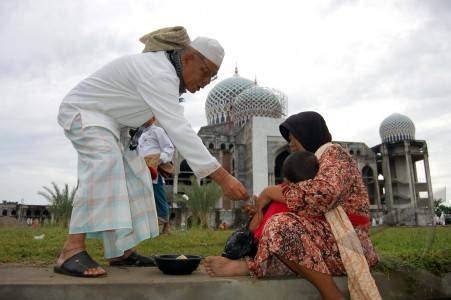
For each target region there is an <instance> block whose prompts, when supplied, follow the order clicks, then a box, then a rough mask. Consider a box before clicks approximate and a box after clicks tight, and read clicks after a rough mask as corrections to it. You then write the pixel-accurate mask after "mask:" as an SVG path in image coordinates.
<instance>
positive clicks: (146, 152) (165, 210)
mask: <svg viewBox="0 0 451 300" xmlns="http://www.w3.org/2000/svg"><path fill="white" fill-rule="evenodd" d="M146 125H147V127H146V129H144V131H143V133H142V134H141V137H140V138H139V140H138V147H137V148H136V150H137V151H138V153H139V155H140V156H142V157H143V158H144V160H145V161H146V164H147V167H148V168H149V170H150V174H151V177H152V185H153V192H154V197H155V204H156V207H157V215H158V222H159V224H161V225H162V229H161V233H169V204H168V199H167V197H166V192H165V190H164V178H163V176H162V174H160V173H161V172H159V169H158V166H159V165H166V166H172V164H171V162H172V156H173V154H174V150H175V149H174V145H173V144H172V142H171V140H170V139H169V137H168V135H167V134H166V131H164V129H163V128H161V127H159V126H157V125H156V119H155V117H153V118H151V119H150V120H149V121H148V122H147V124H146Z"/></svg>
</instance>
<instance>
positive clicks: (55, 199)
mask: <svg viewBox="0 0 451 300" xmlns="http://www.w3.org/2000/svg"><path fill="white" fill-rule="evenodd" d="M52 185H53V189H54V190H52V189H51V188H49V187H46V186H43V188H44V190H45V192H44V191H39V192H38V195H41V196H42V197H44V198H46V199H47V200H48V201H49V202H50V204H51V206H50V211H51V213H52V214H53V216H54V218H55V222H56V223H57V224H61V225H63V226H64V227H67V225H68V224H69V220H70V216H71V213H72V203H73V202H74V196H75V192H76V191H77V188H78V185H77V186H75V187H74V188H73V189H72V190H71V191H70V192H69V186H68V184H67V183H66V184H65V185H64V188H63V190H60V188H59V187H58V185H56V183H55V182H52Z"/></svg>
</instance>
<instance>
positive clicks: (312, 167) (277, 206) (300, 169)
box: [248, 151, 319, 241]
mask: <svg viewBox="0 0 451 300" xmlns="http://www.w3.org/2000/svg"><path fill="white" fill-rule="evenodd" d="M318 169H319V163H318V159H317V158H316V156H315V154H313V153H311V152H308V151H298V152H294V153H291V154H290V155H288V156H287V158H286V159H285V161H284V162H283V165H282V175H283V178H284V183H282V184H280V185H279V186H280V187H282V189H283V188H284V187H285V186H286V185H287V184H288V183H298V182H300V181H304V180H308V179H312V178H314V177H315V175H316V173H317V172H318ZM269 200H270V201H271V202H269V204H267V203H268V201H269ZM274 200H275V199H274V198H273V195H272V193H271V191H270V190H268V189H265V190H263V192H262V193H261V194H260V195H259V196H258V198H257V203H256V207H255V208H256V213H255V214H254V216H253V217H252V220H251V222H250V223H249V226H248V228H249V230H250V231H251V232H252V233H253V235H254V238H255V239H256V240H257V241H258V240H260V238H261V236H262V233H263V228H264V227H265V224H266V222H267V221H268V220H269V218H271V217H272V216H273V215H275V214H277V213H281V212H288V211H289V210H288V207H287V205H286V204H285V203H282V202H277V201H274ZM266 204H267V205H266Z"/></svg>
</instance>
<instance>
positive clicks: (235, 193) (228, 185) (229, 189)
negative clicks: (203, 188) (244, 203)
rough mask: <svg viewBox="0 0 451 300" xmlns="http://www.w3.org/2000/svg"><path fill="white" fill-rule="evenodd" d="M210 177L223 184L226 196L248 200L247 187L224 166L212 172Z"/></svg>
mask: <svg viewBox="0 0 451 300" xmlns="http://www.w3.org/2000/svg"><path fill="white" fill-rule="evenodd" d="M210 178H211V179H212V180H213V181H215V182H216V183H217V184H219V186H221V188H222V192H223V193H224V196H227V197H229V198H230V199H232V200H247V199H248V198H249V195H248V194H247V191H246V188H245V187H244V186H243V185H242V184H241V182H239V181H238V179H236V178H235V177H233V176H232V175H230V173H229V172H227V171H226V170H225V169H224V168H223V167H220V168H219V169H217V170H216V171H214V172H213V173H212V174H210Z"/></svg>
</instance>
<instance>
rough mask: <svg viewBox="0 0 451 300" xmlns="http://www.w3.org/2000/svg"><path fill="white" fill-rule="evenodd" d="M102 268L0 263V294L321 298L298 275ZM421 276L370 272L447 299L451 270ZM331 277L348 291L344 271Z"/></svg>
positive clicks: (383, 286)
mask: <svg viewBox="0 0 451 300" xmlns="http://www.w3.org/2000/svg"><path fill="white" fill-rule="evenodd" d="M106 269H107V272H108V276H107V277H104V278H95V279H89V278H77V277H69V276H64V275H60V274H55V273H53V268H52V267H23V266H8V265H0V299H2V300H9V299H11V300H21V299H24V300H25V299H34V300H37V299H39V300H41V299H49V300H61V299H68V300H94V299H95V300H97V299H105V300H106V299H108V300H115V299H117V300H122V299H130V300H132V299H133V300H141V299H152V300H156V299H165V300H173V299H183V300H194V299H196V300H199V299H231V300H232V299H233V300H238V299H257V300H271V299H277V300H278V299H287V300H290V299H309V300H310V299H321V297H320V295H319V293H318V292H317V290H316V289H315V288H314V287H313V286H312V285H311V284H310V283H309V282H308V281H306V280H305V279H302V278H297V277H292V278H284V279H281V278H279V279H264V280H256V279H252V278H250V277H231V278H211V277H209V276H208V275H207V274H206V273H205V272H204V271H203V269H202V267H199V269H198V270H197V271H195V272H194V273H193V274H191V275H185V276H171V275H164V274H163V273H161V272H160V271H159V270H158V268H155V267H153V268H117V267H116V268H111V267H106ZM448 275H450V274H448ZM421 276H422V277H421V279H420V280H421V281H422V282H426V283H427V286H426V287H425V286H422V285H421V284H418V283H416V284H413V285H412V282H411V280H410V282H409V280H406V278H405V276H403V275H393V274H392V275H386V274H382V273H375V274H374V277H375V279H376V282H377V285H378V287H379V289H380V292H381V294H382V296H383V299H451V291H450V289H449V286H450V285H451V276H448V277H445V278H444V279H443V278H439V277H435V276H433V275H430V274H429V273H427V274H426V275H424V274H423V275H421ZM335 280H336V282H337V284H338V286H339V287H340V289H341V290H342V291H343V292H344V293H346V294H347V284H346V277H337V278H335ZM444 280H445V281H444ZM443 297H445V298H443ZM446 297H449V298H446Z"/></svg>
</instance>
